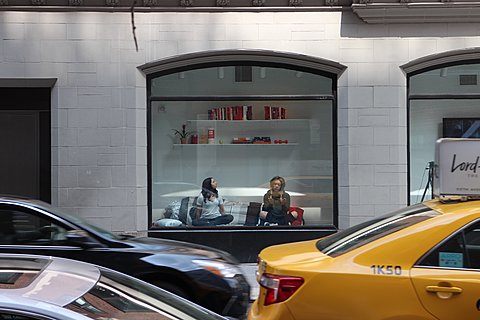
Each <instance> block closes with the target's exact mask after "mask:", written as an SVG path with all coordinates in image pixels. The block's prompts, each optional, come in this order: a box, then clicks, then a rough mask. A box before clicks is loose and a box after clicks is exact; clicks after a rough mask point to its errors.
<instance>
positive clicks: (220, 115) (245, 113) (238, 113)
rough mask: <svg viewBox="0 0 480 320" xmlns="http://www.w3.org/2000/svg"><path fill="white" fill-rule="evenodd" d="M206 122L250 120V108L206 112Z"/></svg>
mask: <svg viewBox="0 0 480 320" xmlns="http://www.w3.org/2000/svg"><path fill="white" fill-rule="evenodd" d="M207 114H208V120H252V117H253V110H252V106H233V107H219V108H212V109H209V110H208V113H207Z"/></svg>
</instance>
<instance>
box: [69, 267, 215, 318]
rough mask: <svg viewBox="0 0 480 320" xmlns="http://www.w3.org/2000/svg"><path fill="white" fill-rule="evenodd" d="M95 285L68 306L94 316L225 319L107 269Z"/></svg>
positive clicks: (102, 271)
mask: <svg viewBox="0 0 480 320" xmlns="http://www.w3.org/2000/svg"><path fill="white" fill-rule="evenodd" d="M100 272H101V277H100V279H99V281H98V282H97V284H96V285H95V286H93V287H92V289H91V290H90V291H89V292H88V293H86V294H85V295H83V296H82V297H79V298H78V299H76V300H75V301H73V302H72V303H70V304H69V305H67V306H66V308H68V309H70V310H74V311H76V312H79V313H81V314H83V315H85V316H87V317H89V318H92V319H118V320H127V319H128V320H132V319H133V320H134V319H139V320H140V319H142V320H143V319H151V320H160V319H162V320H163V319H199V320H202V319H224V318H223V317H221V316H218V315H217V314H215V313H213V312H210V311H208V310H207V309H204V308H202V307H199V306H197V305H194V304H192V303H190V302H188V301H187V300H184V299H182V298H180V297H177V296H175V295H173V294H171V293H169V292H166V291H163V290H160V289H158V288H156V287H153V286H151V285H149V284H147V283H144V282H140V281H138V280H136V279H133V278H131V277H127V276H125V275H122V274H120V273H117V272H114V271H110V270H107V269H103V268H101V269H100Z"/></svg>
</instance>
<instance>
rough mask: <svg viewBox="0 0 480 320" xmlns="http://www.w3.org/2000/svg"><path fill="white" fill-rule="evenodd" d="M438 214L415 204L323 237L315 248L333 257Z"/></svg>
mask: <svg viewBox="0 0 480 320" xmlns="http://www.w3.org/2000/svg"><path fill="white" fill-rule="evenodd" d="M439 214H440V213H439V212H436V211H434V210H432V209H430V208H428V207H427V206H425V205H423V204H416V205H413V206H410V207H407V208H403V209H400V210H398V211H394V212H392V213H389V214H386V215H384V216H381V217H378V218H375V219H372V220H369V221H366V222H364V223H360V224H358V225H356V226H353V227H351V228H348V229H345V230H342V231H339V232H337V233H335V234H333V235H331V236H329V237H326V238H323V239H321V240H319V241H318V242H317V248H318V249H319V250H320V251H321V252H323V253H325V254H328V255H330V256H333V257H335V256H338V255H340V254H343V253H346V252H348V251H351V250H353V249H356V248H359V247H361V246H364V245H366V244H368V243H370V242H372V241H375V240H377V239H380V238H383V237H385V236H387V235H389V234H392V233H394V232H396V231H399V230H402V229H404V228H407V227H409V226H412V225H414V224H416V223H419V222H421V221H425V220H428V219H430V218H432V217H434V216H437V215H439Z"/></svg>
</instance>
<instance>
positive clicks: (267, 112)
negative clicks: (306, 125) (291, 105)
mask: <svg viewBox="0 0 480 320" xmlns="http://www.w3.org/2000/svg"><path fill="white" fill-rule="evenodd" d="M263 110H264V119H265V120H276V119H287V109H286V108H284V107H277V106H264V107H263Z"/></svg>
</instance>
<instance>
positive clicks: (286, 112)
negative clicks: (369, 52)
mask: <svg viewBox="0 0 480 320" xmlns="http://www.w3.org/2000/svg"><path fill="white" fill-rule="evenodd" d="M140 69H142V70H143V71H144V72H145V73H146V74H147V79H148V99H149V103H148V108H149V110H148V115H149V116H148V126H149V128H148V133H149V137H148V148H149V179H150V184H149V186H150V190H149V203H150V207H151V220H152V222H153V223H154V225H155V226H156V227H157V228H172V227H180V228H185V227H186V228H197V229H198V228H200V227H204V225H203V224H200V226H198V225H197V226H195V225H196V223H195V221H193V220H195V217H194V216H193V215H194V214H195V213H194V211H195V209H192V208H194V207H195V206H197V207H198V206H201V205H202V204H203V203H201V202H197V201H198V200H197V199H196V198H197V197H198V196H199V195H200V193H201V190H202V182H203V180H204V179H205V178H208V177H213V178H214V179H215V180H216V181H217V182H218V188H217V189H218V191H219V195H220V196H221V197H222V199H223V206H224V208H225V214H227V215H231V217H232V218H229V219H226V220H225V221H222V224H221V225H220V226H222V227H229V228H230V227H231V228H244V227H248V228H251V227H256V226H258V225H262V226H263V225H264V222H265V221H263V219H261V217H262V215H261V211H262V203H263V197H264V194H266V192H267V191H268V189H269V187H270V184H269V183H270V179H271V178H272V177H274V176H282V177H283V178H284V179H285V182H286V187H285V191H286V192H287V193H288V194H289V195H290V207H291V208H298V210H297V217H298V213H299V212H300V218H298V219H297V220H292V218H291V217H290V216H289V219H290V220H288V221H287V223H289V222H290V224H289V225H290V227H292V228H294V227H300V228H302V225H308V226H309V227H320V226H325V225H333V224H336V174H335V173H336V134H335V132H336V81H337V77H338V75H339V74H340V73H341V72H342V71H343V70H344V69H345V68H344V67H343V66H341V65H339V64H337V63H334V62H330V61H326V60H321V59H314V58H311V57H306V56H300V55H289V54H283V53H275V52H265V51H244V50H239V51H235V50H234V51H220V52H204V53H198V54H191V55H184V56H180V57H175V58H170V59H167V60H163V61H159V62H155V63H151V64H147V65H144V66H142V67H140ZM183 138H185V139H183ZM204 206H205V205H204ZM205 211H206V209H205V207H204V211H203V212H205ZM200 214H201V213H200ZM302 215H303V220H302V217H301V216H302ZM207 217H208V216H207ZM212 217H213V216H210V217H208V218H209V219H210V218H212ZM228 220H231V221H228ZM278 224H279V225H282V222H279V223H278ZM266 225H269V226H271V227H274V226H276V222H275V221H267V223H266Z"/></svg>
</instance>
